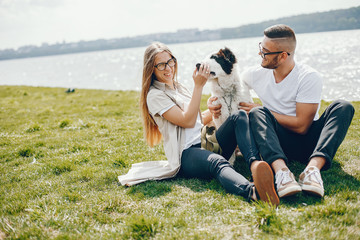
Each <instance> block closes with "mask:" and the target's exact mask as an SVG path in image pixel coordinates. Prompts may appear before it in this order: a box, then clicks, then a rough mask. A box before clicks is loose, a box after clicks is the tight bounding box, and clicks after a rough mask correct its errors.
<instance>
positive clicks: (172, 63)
mask: <svg viewBox="0 0 360 240" xmlns="http://www.w3.org/2000/svg"><path fill="white" fill-rule="evenodd" d="M175 64H176V59H175V58H174V57H173V58H170V59H169V60H168V61H167V62H166V63H158V64H156V65H155V67H156V68H157V69H158V70H159V71H164V70H165V69H166V65H168V66H169V67H174V66H175Z"/></svg>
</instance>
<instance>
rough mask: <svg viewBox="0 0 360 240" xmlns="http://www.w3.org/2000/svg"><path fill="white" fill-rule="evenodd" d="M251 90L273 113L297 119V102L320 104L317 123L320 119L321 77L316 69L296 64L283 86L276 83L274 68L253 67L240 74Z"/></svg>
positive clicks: (316, 117) (281, 83) (282, 82)
mask: <svg viewBox="0 0 360 240" xmlns="http://www.w3.org/2000/svg"><path fill="white" fill-rule="evenodd" d="M241 80H242V81H244V82H245V83H246V84H247V85H248V86H249V88H250V89H253V90H254V91H255V93H256V94H257V95H258V96H259V98H260V100H261V102H262V104H263V106H264V107H266V108H268V109H269V110H271V111H274V112H277V113H280V114H284V115H288V116H296V103H297V102H298V103H319V106H318V109H317V112H316V115H315V117H314V120H317V119H318V118H319V108H320V103H321V90H322V77H321V76H320V74H319V73H318V72H317V71H316V70H314V69H313V68H311V67H309V66H307V65H305V64H301V63H297V62H296V63H295V66H294V68H293V70H292V71H291V72H290V73H289V75H287V76H286V78H285V79H284V80H282V81H281V82H280V83H276V82H275V77H274V74H273V70H272V69H266V68H263V67H261V66H257V67H252V68H250V69H248V70H246V71H245V72H243V74H242V75H241Z"/></svg>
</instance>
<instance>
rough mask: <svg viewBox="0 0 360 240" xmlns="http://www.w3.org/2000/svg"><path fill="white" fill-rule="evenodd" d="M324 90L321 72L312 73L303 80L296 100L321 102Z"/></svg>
mask: <svg viewBox="0 0 360 240" xmlns="http://www.w3.org/2000/svg"><path fill="white" fill-rule="evenodd" d="M321 91H322V77H321V76H320V74H319V73H316V72H314V73H311V74H309V75H308V76H306V77H305V78H304V79H303V80H302V81H301V85H300V87H299V90H298V94H297V96H296V102H300V103H320V101H321Z"/></svg>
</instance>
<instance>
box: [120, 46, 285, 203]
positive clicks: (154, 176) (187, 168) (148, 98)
mask: <svg viewBox="0 0 360 240" xmlns="http://www.w3.org/2000/svg"><path fill="white" fill-rule="evenodd" d="M176 75H177V61H176V58H175V57H174V55H173V54H172V53H171V51H170V50H169V48H168V47H167V46H165V45H164V44H162V43H153V44H151V45H150V46H149V47H148V48H147V49H146V51H145V55H144V66H143V78H142V90H141V99H140V107H141V110H142V115H143V121H144V133H145V134H144V135H145V138H146V141H147V143H148V144H149V145H150V146H151V147H152V146H154V145H156V144H158V143H160V140H161V139H163V145H164V150H165V155H166V157H167V161H150V162H143V163H137V164H133V165H132V168H131V169H130V171H129V172H128V173H127V174H126V175H123V176H119V180H120V182H121V184H123V185H127V186H130V185H133V184H137V183H140V182H144V181H146V180H160V179H165V178H171V177H174V176H176V175H177V174H180V175H181V176H184V177H190V178H191V177H197V178H205V179H209V178H216V179H217V180H218V181H219V182H220V184H221V185H222V186H223V187H224V188H225V190H226V191H228V192H230V193H234V194H237V195H241V196H243V197H244V198H245V199H247V200H251V199H253V200H257V199H258V198H260V199H261V200H263V201H266V202H270V203H271V204H273V205H278V204H279V198H278V196H277V194H276V192H275V189H274V182H273V181H274V177H273V173H272V170H271V168H270V167H269V165H268V164H267V163H266V162H264V161H259V160H260V156H259V153H258V150H257V148H256V145H255V143H254V140H253V137H252V135H251V132H250V131H249V122H248V117H247V114H246V112H245V111H239V113H238V114H235V115H232V116H230V117H229V118H228V119H227V120H226V121H225V122H224V123H223V125H222V126H221V127H220V128H219V129H218V130H217V132H216V138H217V140H218V143H219V145H220V147H221V149H222V155H219V154H215V153H213V152H210V151H207V150H205V149H202V148H201V144H200V143H201V139H200V134H201V128H202V126H203V124H202V121H201V119H203V120H204V123H205V124H206V123H208V122H209V121H210V120H211V114H210V112H209V111H205V112H204V113H203V114H202V116H201V113H200V111H199V109H200V100H201V95H202V90H203V87H204V85H205V83H206V81H207V79H208V77H209V75H210V69H209V66H207V65H204V64H202V65H201V66H200V69H199V70H197V69H196V68H195V70H194V73H193V80H194V89H193V92H192V93H190V92H189V91H188V90H187V89H186V88H185V87H184V86H182V85H181V84H180V83H179V82H177V80H176ZM236 146H239V149H240V151H241V152H242V154H243V156H244V158H245V159H246V160H247V162H248V163H249V166H250V169H251V172H252V175H253V179H254V184H253V183H250V182H249V181H248V180H247V179H246V178H244V177H243V176H242V175H241V174H239V173H238V172H236V171H235V170H234V168H233V167H232V166H231V165H230V163H229V162H228V160H227V159H228V158H230V156H231V155H232V153H233V152H234V150H235V148H236ZM254 185H255V186H254Z"/></svg>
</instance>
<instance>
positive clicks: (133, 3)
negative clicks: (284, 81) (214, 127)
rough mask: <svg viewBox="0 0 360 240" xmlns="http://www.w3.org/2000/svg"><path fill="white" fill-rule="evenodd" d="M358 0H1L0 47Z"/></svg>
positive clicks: (244, 20)
mask: <svg viewBox="0 0 360 240" xmlns="http://www.w3.org/2000/svg"><path fill="white" fill-rule="evenodd" d="M359 5H360V3H359V0H297V1H294V0H272V1H266V0H251V1H248V0H0V49H6V48H14V49H17V48H18V47H20V46H24V45H36V46H40V45H41V44H43V43H48V44H55V43H61V42H64V41H65V42H77V41H81V40H83V41H89V40H96V39H100V38H102V39H111V38H121V37H132V36H137V35H145V34H149V33H161V32H175V31H177V30H179V29H188V28H198V29H199V30H206V29H218V28H223V27H238V26H241V25H245V24H250V23H258V22H262V21H266V20H271V19H278V18H281V17H288V16H293V15H299V14H304V13H314V12H322V11H329V10H336V9H345V8H350V7H356V6H359Z"/></svg>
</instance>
